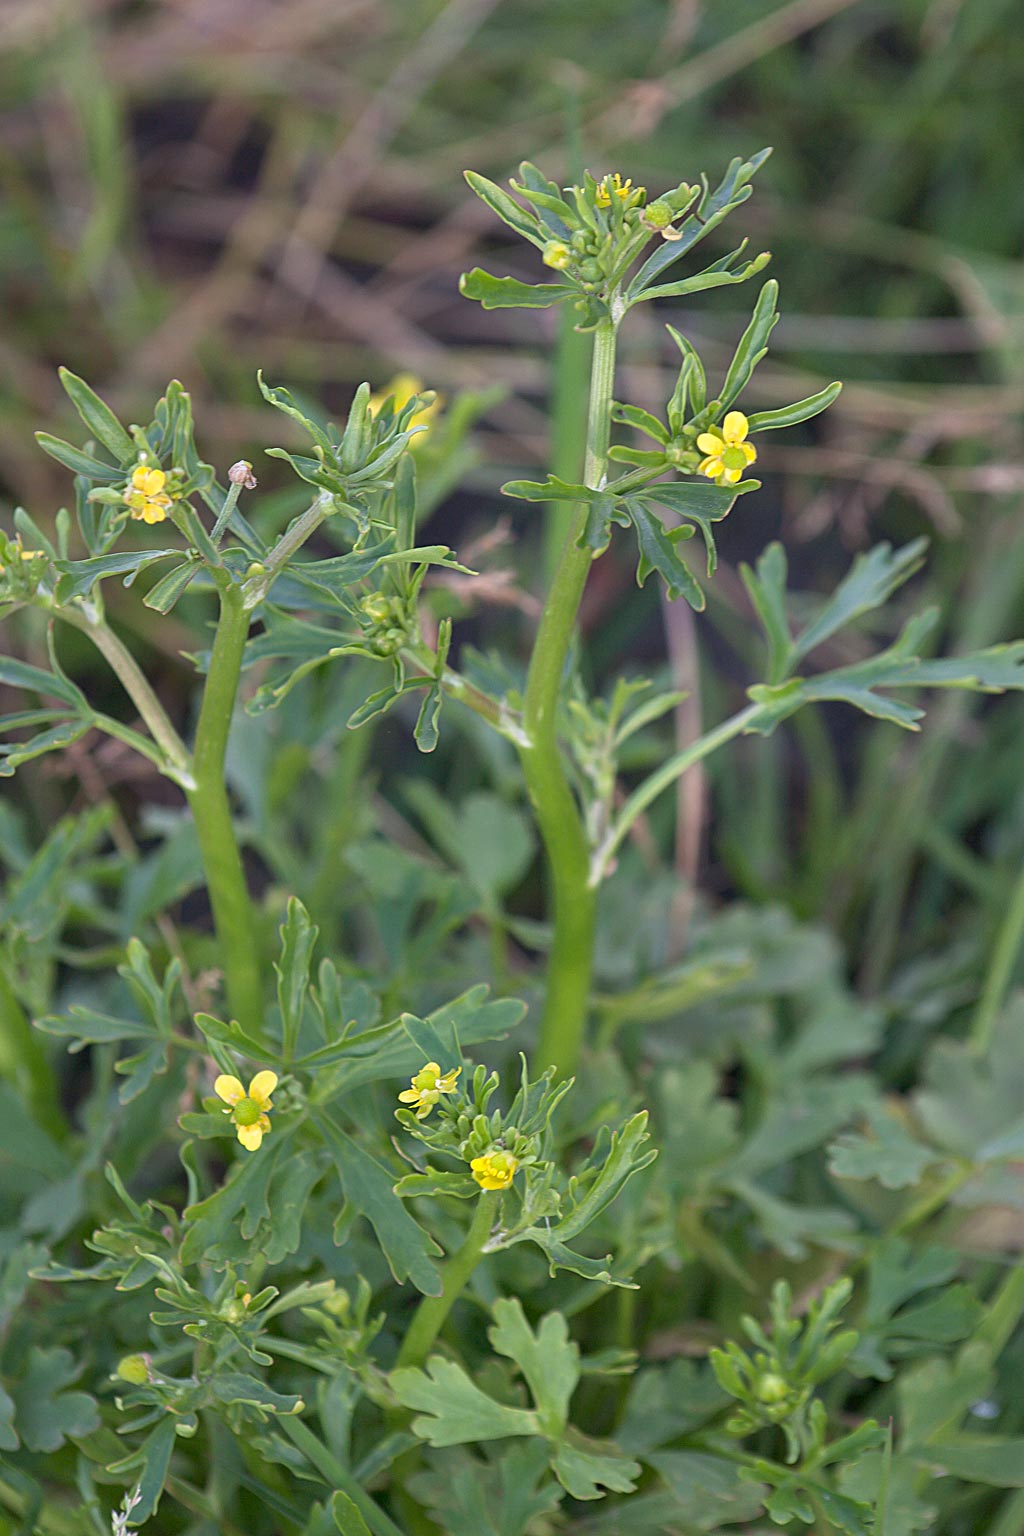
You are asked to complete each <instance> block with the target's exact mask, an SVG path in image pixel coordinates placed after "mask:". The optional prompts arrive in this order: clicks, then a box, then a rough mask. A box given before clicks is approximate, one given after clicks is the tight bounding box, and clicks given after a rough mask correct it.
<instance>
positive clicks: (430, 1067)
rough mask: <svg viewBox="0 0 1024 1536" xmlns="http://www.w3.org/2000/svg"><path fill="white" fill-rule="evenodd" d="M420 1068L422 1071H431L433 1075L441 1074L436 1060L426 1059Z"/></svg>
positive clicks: (438, 1075)
mask: <svg viewBox="0 0 1024 1536" xmlns="http://www.w3.org/2000/svg"><path fill="white" fill-rule="evenodd" d="M421 1070H422V1071H423V1072H433V1074H434V1076H435V1077H440V1076H441V1068H440V1067H439V1066H438V1064H437V1062H436V1061H428V1062H426V1063H425V1064H424V1066H423V1067H422V1068H421Z"/></svg>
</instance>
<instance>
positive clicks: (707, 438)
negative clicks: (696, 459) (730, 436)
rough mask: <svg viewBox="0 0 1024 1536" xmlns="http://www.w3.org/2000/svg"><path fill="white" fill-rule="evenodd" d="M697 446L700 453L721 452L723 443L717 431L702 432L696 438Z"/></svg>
mask: <svg viewBox="0 0 1024 1536" xmlns="http://www.w3.org/2000/svg"><path fill="white" fill-rule="evenodd" d="M697 447H698V448H699V449H700V451H701V453H721V451H722V448H723V447H724V443H723V440H722V439H721V438H720V437H719V435H718V433H717V432H702V433H701V434H700V436H699V437H698V439H697Z"/></svg>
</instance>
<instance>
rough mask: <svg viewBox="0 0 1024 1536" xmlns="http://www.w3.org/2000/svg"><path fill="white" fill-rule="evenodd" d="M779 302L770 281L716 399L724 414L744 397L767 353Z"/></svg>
mask: <svg viewBox="0 0 1024 1536" xmlns="http://www.w3.org/2000/svg"><path fill="white" fill-rule="evenodd" d="M778 299H779V285H778V283H777V282H776V281H775V279H774V278H773V277H772V278H769V279H768V281H767V282H766V283H765V285H764V287H763V288H762V289H761V292H760V293H759V294H758V296H757V303H756V304H755V305H754V313H753V315H752V316H751V318H750V324H749V325H748V326H747V328H746V330H745V331H744V332H743V335H742V336H741V337H740V340H739V344H738V346H737V348H736V351H735V353H734V355H733V360H732V362H731V363H730V364H729V372H728V373H727V374H726V376H725V383H724V385H723V386H722V390H721V394H720V395H719V399H720V400H721V407H722V410H723V411H727V410H728V409H729V407H730V406H731V405H732V404H733V402H734V401H735V400H737V399H738V398H739V396H740V395H741V394H742V393H743V391H744V389H745V388H746V387H747V385H748V384H749V383H750V379H751V375H752V374H753V372H754V369H755V368H756V367H757V365H758V363H759V362H760V361H761V359H762V357H764V355H765V353H766V352H767V351H768V338H769V336H770V335H771V333H772V331H773V330H774V328H775V325H776V323H777V322H778V318H779V316H778V314H777V312H776V305H777V303H778Z"/></svg>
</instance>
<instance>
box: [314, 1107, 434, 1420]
mask: <svg viewBox="0 0 1024 1536" xmlns="http://www.w3.org/2000/svg"><path fill="white" fill-rule="evenodd" d="M314 1124H315V1125H316V1128H317V1130H318V1131H319V1132H320V1135H321V1136H322V1138H323V1141H324V1144H325V1146H326V1147H327V1150H328V1151H329V1152H330V1154H331V1157H332V1158H333V1159H334V1166H335V1167H336V1168H337V1170H338V1177H339V1178H340V1179H341V1184H342V1188H343V1189H344V1191H345V1198H346V1200H347V1201H348V1202H349V1203H350V1204H351V1205H352V1206H353V1208H354V1209H355V1210H357V1211H359V1212H360V1213H361V1214H362V1215H364V1216H365V1217H366V1219H367V1220H368V1221H369V1223H370V1225H371V1226H372V1227H373V1230H374V1232H375V1233H376V1235H377V1240H378V1242H379V1243H380V1245H381V1248H382V1249H383V1251H384V1257H385V1258H386V1259H387V1261H388V1265H389V1266H390V1269H391V1273H392V1274H393V1275H394V1277H395V1279H396V1280H397V1281H398V1282H399V1284H401V1283H402V1282H403V1281H405V1280H407V1279H408V1280H411V1281H412V1283H413V1285H414V1286H415V1287H416V1289H417V1290H418V1291H421V1292H422V1293H423V1295H424V1296H440V1294H441V1277H440V1275H439V1274H438V1271H437V1268H436V1266H435V1265H434V1264H433V1263H432V1262H431V1257H432V1256H437V1255H439V1254H440V1253H441V1249H440V1248H439V1247H438V1245H437V1244H436V1243H435V1242H434V1240H433V1238H432V1237H430V1236H429V1234H428V1233H426V1232H425V1231H424V1230H423V1228H422V1227H421V1226H420V1225H419V1224H418V1222H416V1221H414V1220H413V1218H412V1217H411V1216H410V1215H409V1212H408V1211H407V1210H406V1208H405V1206H404V1205H403V1204H402V1202H401V1200H400V1199H399V1198H398V1196H397V1195H396V1194H395V1191H394V1186H395V1175H394V1174H393V1173H392V1172H391V1171H390V1169H388V1168H385V1166H384V1165H383V1163H379V1162H378V1161H377V1159H376V1158H375V1157H372V1156H371V1155H370V1153H369V1152H367V1151H365V1150H364V1149H363V1148H362V1147H361V1146H359V1144H358V1143H357V1142H355V1141H353V1140H352V1138H351V1137H350V1136H347V1135H346V1134H345V1132H344V1131H343V1130H342V1129H341V1127H340V1126H339V1125H337V1124H336V1123H335V1122H334V1121H333V1120H332V1119H331V1118H330V1116H329V1115H326V1114H323V1113H317V1114H315V1116H314ZM336 1240H337V1238H336ZM449 1443H453V1442H449Z"/></svg>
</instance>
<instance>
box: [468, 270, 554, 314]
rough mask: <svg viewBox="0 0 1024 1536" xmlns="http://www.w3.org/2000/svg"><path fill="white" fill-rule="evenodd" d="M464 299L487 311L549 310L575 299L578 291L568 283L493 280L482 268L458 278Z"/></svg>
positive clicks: (501, 278) (510, 278) (506, 279)
mask: <svg viewBox="0 0 1024 1536" xmlns="http://www.w3.org/2000/svg"><path fill="white" fill-rule="evenodd" d="M459 292H460V293H461V294H462V297H463V298H464V299H476V300H477V301H478V303H480V304H482V305H483V307H484V309H550V308H551V306H552V304H560V303H561V302H562V300H563V299H571V298H574V297H575V295H576V293H577V289H575V288H570V287H569V286H568V284H566V283H521V282H519V280H518V278H515V277H494V276H492V274H491V273H490V272H485V271H484V270H483V269H482V268H481V267H474V268H473V270H472V271H471V272H464V273H463V274H462V276H461V277H460V278H459Z"/></svg>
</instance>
